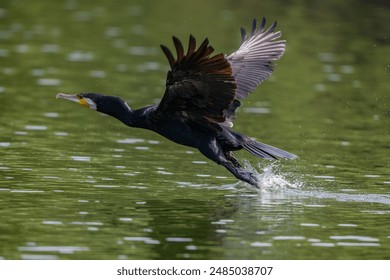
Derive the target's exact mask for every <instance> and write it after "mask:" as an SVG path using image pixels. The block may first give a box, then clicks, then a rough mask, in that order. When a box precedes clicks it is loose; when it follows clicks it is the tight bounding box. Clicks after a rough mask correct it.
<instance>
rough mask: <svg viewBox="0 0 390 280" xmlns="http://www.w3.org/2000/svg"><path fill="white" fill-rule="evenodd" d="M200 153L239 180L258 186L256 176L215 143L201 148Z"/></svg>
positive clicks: (212, 142) (211, 142)
mask: <svg viewBox="0 0 390 280" xmlns="http://www.w3.org/2000/svg"><path fill="white" fill-rule="evenodd" d="M199 151H200V152H201V153H202V154H203V155H205V156H206V157H208V158H209V159H211V160H213V161H214V162H216V163H218V164H220V165H222V166H224V167H225V168H226V169H227V170H228V171H229V172H230V173H232V174H233V175H234V176H235V177H236V178H237V179H240V180H242V181H244V182H247V183H249V184H251V185H254V186H258V184H259V182H258V180H257V178H256V175H255V174H254V173H252V172H250V171H247V170H245V169H243V168H242V167H241V164H240V163H239V162H238V160H237V159H236V158H235V157H234V156H233V155H232V154H231V153H230V152H225V151H223V149H222V148H221V146H220V145H219V144H217V143H216V142H215V141H210V142H209V143H208V145H207V146H203V147H200V148H199Z"/></svg>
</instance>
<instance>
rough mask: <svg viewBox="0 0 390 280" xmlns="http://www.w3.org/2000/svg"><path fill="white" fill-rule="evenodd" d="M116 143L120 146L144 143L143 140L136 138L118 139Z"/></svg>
mask: <svg viewBox="0 0 390 280" xmlns="http://www.w3.org/2000/svg"><path fill="white" fill-rule="evenodd" d="M116 142H117V143H120V144H136V143H143V142H145V140H144V139H138V138H126V139H119V140H117V141H116Z"/></svg>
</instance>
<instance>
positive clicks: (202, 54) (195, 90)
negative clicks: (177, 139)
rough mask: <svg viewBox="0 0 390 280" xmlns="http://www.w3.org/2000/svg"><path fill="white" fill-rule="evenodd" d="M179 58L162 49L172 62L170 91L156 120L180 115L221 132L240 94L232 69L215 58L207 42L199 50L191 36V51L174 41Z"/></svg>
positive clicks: (189, 47)
mask: <svg viewBox="0 0 390 280" xmlns="http://www.w3.org/2000/svg"><path fill="white" fill-rule="evenodd" d="M173 44H174V46H175V49H176V54H177V57H176V58H174V57H173V55H172V52H171V51H170V50H169V49H168V48H167V47H165V46H161V48H162V50H163V52H164V54H165V56H166V57H167V59H168V62H169V65H170V68H171V69H170V70H169V71H168V74H167V81H166V89H165V93H164V96H163V98H162V99H161V101H160V103H159V105H158V107H157V109H156V110H155V117H159V116H161V114H163V113H165V112H177V113H179V114H181V115H182V117H185V118H188V119H189V120H191V121H194V122H196V123H198V124H201V125H205V126H208V127H213V128H217V129H219V128H220V126H219V125H218V124H223V123H224V122H225V120H226V116H225V110H227V109H229V108H230V106H231V104H232V102H233V100H234V98H235V94H236V84H235V81H234V78H233V76H232V69H231V67H230V64H229V62H228V61H227V60H226V57H225V56H224V55H223V54H217V55H214V56H211V54H212V53H213V51H214V49H213V47H211V46H210V45H209V41H208V39H207V38H206V39H205V40H204V41H203V42H202V44H201V45H200V46H199V48H198V49H196V40H195V38H194V37H193V36H192V35H191V36H190V38H189V43H188V50H187V52H186V54H184V49H183V45H182V43H181V42H180V40H179V39H177V38H176V37H173Z"/></svg>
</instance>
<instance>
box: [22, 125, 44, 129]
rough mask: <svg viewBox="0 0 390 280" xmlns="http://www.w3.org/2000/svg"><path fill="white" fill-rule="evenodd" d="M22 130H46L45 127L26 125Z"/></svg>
mask: <svg viewBox="0 0 390 280" xmlns="http://www.w3.org/2000/svg"><path fill="white" fill-rule="evenodd" d="M24 128H25V129H27V130H47V126H46V125H26V126H25V127H24Z"/></svg>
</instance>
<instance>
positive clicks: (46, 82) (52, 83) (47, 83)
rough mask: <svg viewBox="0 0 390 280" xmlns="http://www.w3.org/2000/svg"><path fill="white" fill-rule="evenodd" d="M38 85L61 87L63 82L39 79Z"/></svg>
mask: <svg viewBox="0 0 390 280" xmlns="http://www.w3.org/2000/svg"><path fill="white" fill-rule="evenodd" d="M37 83H38V85H40V86H59V85H60V84H61V80H60V79H54V78H41V79H38V81H37Z"/></svg>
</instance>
